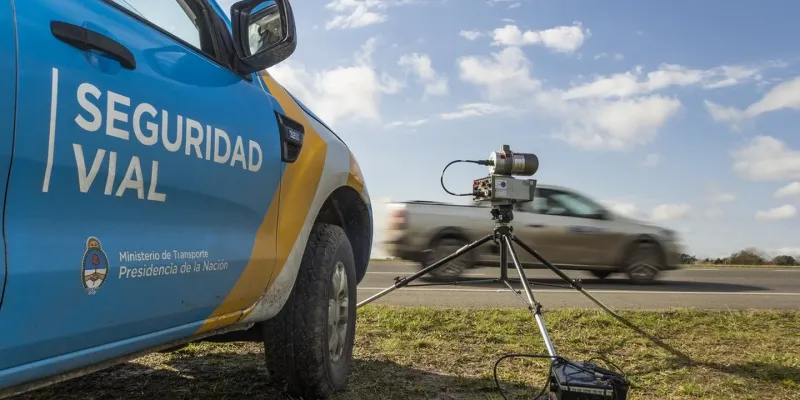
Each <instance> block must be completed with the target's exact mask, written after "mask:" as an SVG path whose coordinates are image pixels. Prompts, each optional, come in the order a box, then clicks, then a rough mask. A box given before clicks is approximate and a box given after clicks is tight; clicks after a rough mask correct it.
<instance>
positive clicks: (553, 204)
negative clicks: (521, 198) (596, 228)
mask: <svg viewBox="0 0 800 400" xmlns="http://www.w3.org/2000/svg"><path fill="white" fill-rule="evenodd" d="M540 196H541V201H540V203H539V204H538V205H535V206H538V207H540V209H539V210H538V211H537V212H540V213H542V214H549V215H564V216H570V217H595V216H597V215H598V214H599V213H600V212H601V211H602V210H603V208H602V207H601V206H599V205H598V204H596V203H595V202H593V201H591V200H589V199H587V198H585V197H583V196H580V195H577V194H575V193H568V192H563V191H559V190H542V191H541V194H540Z"/></svg>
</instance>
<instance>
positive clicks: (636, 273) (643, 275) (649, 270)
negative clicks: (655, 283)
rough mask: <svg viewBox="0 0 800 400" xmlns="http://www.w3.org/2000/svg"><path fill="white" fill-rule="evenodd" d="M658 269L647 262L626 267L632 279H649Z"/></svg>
mask: <svg viewBox="0 0 800 400" xmlns="http://www.w3.org/2000/svg"><path fill="white" fill-rule="evenodd" d="M657 271H658V269H657V268H656V267H654V266H652V265H650V264H648V263H636V264H633V265H631V267H630V268H629V269H628V274H630V276H631V277H632V278H634V279H639V280H649V279H651V278H652V277H653V276H655V275H656V272H657Z"/></svg>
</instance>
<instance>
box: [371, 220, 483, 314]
mask: <svg viewBox="0 0 800 400" xmlns="http://www.w3.org/2000/svg"><path fill="white" fill-rule="evenodd" d="M493 238H494V233H490V234H488V235H486V236H484V237H483V238H481V239H478V240H476V241H474V242H472V243H470V244H468V245H466V246H464V247H462V248H460V249H458V250H456V251H455V253H452V254H450V255H449V256H447V257H445V258H443V259H441V260H439V261H437V262H435V263H433V264H431V265H429V266H427V267H425V268H423V269H421V270H420V271H418V272H417V273H415V274H414V275H411V276H409V277H406V278H403V279H400V280H398V281H397V282H395V283H394V285H392V286H389V287H388V288H386V289H384V290H382V291H380V292H378V293H376V294H374V295H372V296H370V297H369V298H366V299H364V300H362V301H361V302H360V303H358V304H356V308H358V307H361V306H363V305H365V304H368V303H371V302H373V301H375V300H377V299H379V298H381V297H383V296H385V295H387V294H389V293H390V292H393V291H395V290H396V289H400V288H401V287H403V286H406V285H408V283H409V282H411V281H413V280H415V279H417V278H419V277H421V276H422V275H425V274H427V273H428V272H430V271H433V270H434V269H436V268H439V267H440V266H441V265H442V264H445V263H447V262H450V261H452V260H453V259H455V258H456V257H458V256H460V255H462V254H464V253H467V252H469V251H471V250H473V249H475V248H476V247H478V246H480V245H482V244H484V243H486V242H488V241H490V240H492V239H493Z"/></svg>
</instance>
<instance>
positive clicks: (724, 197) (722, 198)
mask: <svg viewBox="0 0 800 400" xmlns="http://www.w3.org/2000/svg"><path fill="white" fill-rule="evenodd" d="M734 200H736V195H735V194H731V193H718V194H716V195H714V196H713V197H712V198H711V201H712V202H713V203H728V202H731V201H734Z"/></svg>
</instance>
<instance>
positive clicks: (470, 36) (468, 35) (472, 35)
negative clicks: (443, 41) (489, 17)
mask: <svg viewBox="0 0 800 400" xmlns="http://www.w3.org/2000/svg"><path fill="white" fill-rule="evenodd" d="M458 34H459V35H460V36H461V37H463V38H464V39H467V40H475V39H477V38H479V37H481V35H482V33H480V32H479V31H474V30H470V31H466V30H462V31H461V32H459V33H458Z"/></svg>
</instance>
